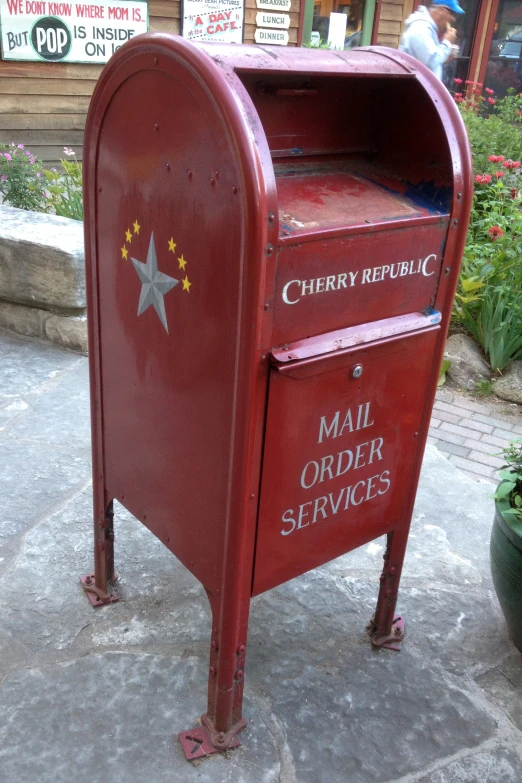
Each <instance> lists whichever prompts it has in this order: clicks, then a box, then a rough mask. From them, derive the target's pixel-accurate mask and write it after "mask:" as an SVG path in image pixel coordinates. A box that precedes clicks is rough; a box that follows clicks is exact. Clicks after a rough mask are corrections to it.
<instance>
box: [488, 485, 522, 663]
mask: <svg viewBox="0 0 522 783" xmlns="http://www.w3.org/2000/svg"><path fill="white" fill-rule="evenodd" d="M508 509H509V503H508V501H507V500H500V501H497V502H496V503H495V519H494V522H493V530H492V532H491V546H490V559H491V575H492V577H493V584H494V586H495V592H496V594H497V598H498V601H499V603H500V606H501V609H502V611H503V613H504V617H505V618H506V623H507V626H508V629H509V633H510V634H511V637H512V639H513V641H514V642H515V644H516V646H517V647H518V649H519V650H520V652H522V523H520V522H518V521H517V520H512V519H511V518H508V519H506V517H505V516H504V512H505V511H507V510H508Z"/></svg>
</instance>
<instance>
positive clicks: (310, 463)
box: [301, 460, 319, 489]
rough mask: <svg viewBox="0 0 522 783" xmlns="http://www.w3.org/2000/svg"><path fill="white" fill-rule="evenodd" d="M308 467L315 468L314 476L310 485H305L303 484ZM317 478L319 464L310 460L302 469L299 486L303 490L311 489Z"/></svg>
mask: <svg viewBox="0 0 522 783" xmlns="http://www.w3.org/2000/svg"><path fill="white" fill-rule="evenodd" d="M310 465H313V466H314V468H315V475H314V478H313V481H312V483H311V484H306V483H305V478H306V471H307V470H308V467H309V466H310ZM318 476H319V463H318V462H314V460H312V461H311V462H307V463H306V465H305V466H304V468H303V472H302V473H301V486H302V487H303V489H310V487H313V485H314V484H315V482H316V481H317V478H318Z"/></svg>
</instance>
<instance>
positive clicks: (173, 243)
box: [169, 237, 176, 252]
mask: <svg viewBox="0 0 522 783" xmlns="http://www.w3.org/2000/svg"><path fill="white" fill-rule="evenodd" d="M175 249H176V243H175V242H174V238H173V237H171V238H170V239H169V250H172V252H174V250H175Z"/></svg>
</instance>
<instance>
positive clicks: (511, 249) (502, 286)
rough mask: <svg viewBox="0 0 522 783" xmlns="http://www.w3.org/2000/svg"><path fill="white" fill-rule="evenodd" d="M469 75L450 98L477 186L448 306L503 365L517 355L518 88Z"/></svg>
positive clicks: (521, 340) (521, 335)
mask: <svg viewBox="0 0 522 783" xmlns="http://www.w3.org/2000/svg"><path fill="white" fill-rule="evenodd" d="M480 87H481V85H475V84H473V83H471V84H470V85H469V89H470V92H469V94H468V97H467V98H464V97H463V94H459V93H457V94H456V96H455V98H456V101H457V103H458V104H459V107H460V110H461V114H462V116H463V118H464V122H465V125H466V127H467V129H468V135H469V139H470V144H471V149H472V153H473V164H474V169H475V192H474V196H473V205H472V211H471V217H470V224H469V230H468V235H467V239H466V247H465V249H464V254H463V259H462V268H461V272H460V276H459V283H458V287H457V293H456V298H455V305H454V310H453V320H454V321H455V322H457V323H459V324H460V325H462V326H464V327H465V328H466V329H467V330H468V331H469V332H470V333H471V334H472V335H473V337H474V338H475V339H476V340H477V341H478V343H479V344H480V345H481V347H482V348H483V350H484V353H485V355H486V358H487V359H488V361H489V363H490V366H491V368H492V370H494V371H498V372H501V371H502V370H504V369H505V368H506V367H507V366H508V365H509V364H510V362H512V361H513V360H515V359H519V358H522V211H521V202H522V198H521V193H522V174H521V171H522V165H521V159H522V96H521V95H515V94H514V92H513V91H510V92H509V94H508V96H507V97H506V98H504V99H503V100H500V101H496V100H495V98H493V93H492V91H491V90H489V91H487V93H489V96H488V98H487V99H486V98H484V97H483V96H482V95H481V93H480Z"/></svg>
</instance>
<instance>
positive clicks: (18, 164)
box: [0, 142, 49, 212]
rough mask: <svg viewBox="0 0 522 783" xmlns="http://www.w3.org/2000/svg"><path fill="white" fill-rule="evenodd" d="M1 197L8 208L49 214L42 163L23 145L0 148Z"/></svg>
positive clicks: (1, 145)
mask: <svg viewBox="0 0 522 783" xmlns="http://www.w3.org/2000/svg"><path fill="white" fill-rule="evenodd" d="M0 193H1V194H2V197H3V202H4V204H7V205H8V206H11V207H17V208H18V209H30V210H34V211H35V212H48V211H49V202H48V198H47V190H46V179H45V176H44V174H43V172H42V162H41V161H40V160H38V159H37V158H36V157H35V156H34V155H33V154H32V153H31V152H30V151H29V150H27V149H25V147H24V145H23V144H15V143H14V142H11V144H8V145H7V144H0Z"/></svg>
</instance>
